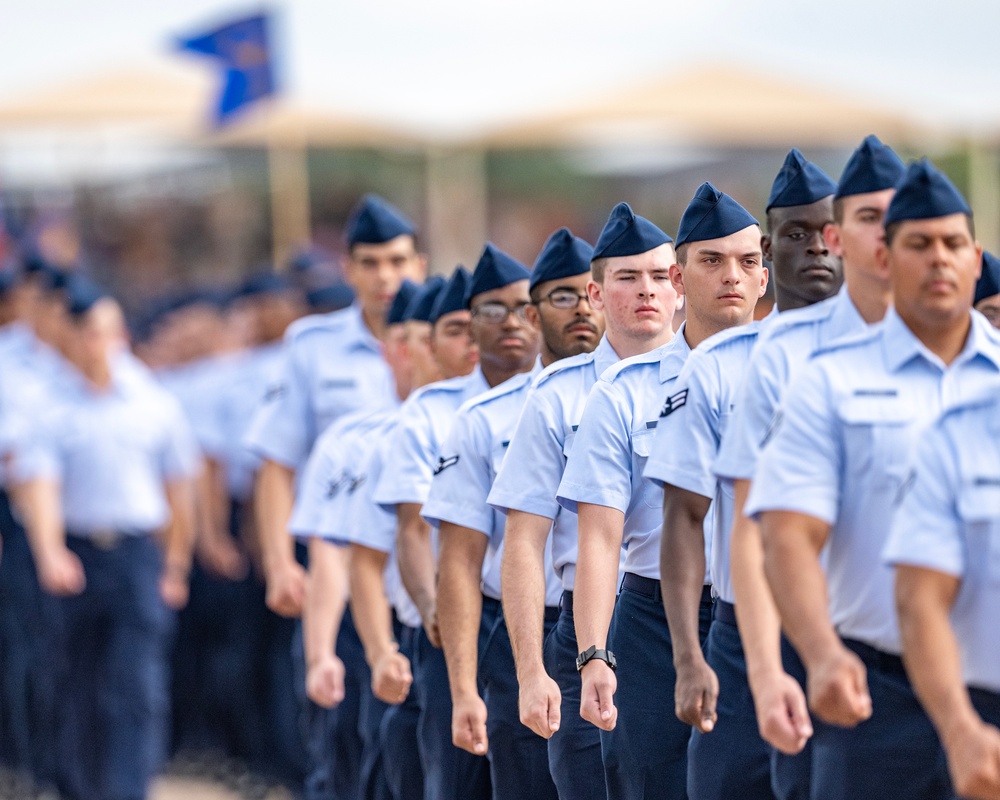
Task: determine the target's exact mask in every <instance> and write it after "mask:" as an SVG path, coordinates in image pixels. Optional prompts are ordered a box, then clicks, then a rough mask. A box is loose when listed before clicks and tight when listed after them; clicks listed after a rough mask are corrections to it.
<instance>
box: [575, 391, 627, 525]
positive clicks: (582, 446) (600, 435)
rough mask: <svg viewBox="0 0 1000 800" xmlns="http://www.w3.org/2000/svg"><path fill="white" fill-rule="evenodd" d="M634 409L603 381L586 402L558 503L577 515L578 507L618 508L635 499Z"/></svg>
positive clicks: (625, 506) (624, 506) (625, 508)
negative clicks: (632, 424)
mask: <svg viewBox="0 0 1000 800" xmlns="http://www.w3.org/2000/svg"><path fill="white" fill-rule="evenodd" d="M631 422H632V416H631V407H630V405H629V404H628V403H626V402H624V400H623V398H622V396H621V392H620V391H618V390H616V388H615V384H613V383H611V382H610V381H605V380H603V379H602V380H599V381H598V382H597V383H596V384H594V388H593V389H591V391H590V396H589V397H588V398H587V405H586V406H585V407H584V410H583V417H582V418H581V419H580V428H579V430H577V433H576V440H575V441H574V443H573V449H572V450H571V451H570V454H569V458H568V459H567V461H566V470H565V472H564V473H563V478H562V482H561V483H560V484H559V491H558V500H559V504H560V505H562V506H563V507H564V508H566V509H568V510H569V511H572V512H574V513H576V511H577V505H578V504H579V503H592V504H594V505H599V506H606V507H608V508H615V509H618V510H619V511H621V512H622V513H623V514H624V513H625V512H626V511H627V510H628V507H629V503H630V502H631V500H632V431H631Z"/></svg>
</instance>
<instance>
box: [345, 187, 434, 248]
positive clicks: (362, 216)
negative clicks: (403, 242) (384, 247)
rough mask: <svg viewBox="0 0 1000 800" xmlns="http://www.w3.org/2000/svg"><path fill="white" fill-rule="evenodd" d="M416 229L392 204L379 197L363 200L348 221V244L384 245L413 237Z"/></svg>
mask: <svg viewBox="0 0 1000 800" xmlns="http://www.w3.org/2000/svg"><path fill="white" fill-rule="evenodd" d="M416 232H417V229H416V227H415V226H414V225H413V223H412V222H410V220H409V219H407V218H406V216H405V215H404V214H403V212H402V211H400V210H399V209H398V208H396V207H395V206H394V205H392V204H391V203H388V202H386V201H385V200H383V199H382V198H381V197H379V196H378V195H374V194H366V195H365V196H364V197H363V198H361V202H360V203H358V204H357V205H356V206H355V207H354V210H353V211H352V212H351V216H350V218H349V219H348V221H347V244H348V245H349V246H353V245H356V244H382V243H383V242H388V241H389V240H390V239H395V238H396V237H397V236H413V235H415V234H416Z"/></svg>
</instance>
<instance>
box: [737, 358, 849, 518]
mask: <svg viewBox="0 0 1000 800" xmlns="http://www.w3.org/2000/svg"><path fill="white" fill-rule="evenodd" d="M782 405H783V411H782V412H781V413H780V414H779V415H778V416H777V417H776V418H775V420H774V423H773V424H772V426H771V432H770V434H769V438H768V440H767V441H766V442H765V443H764V446H763V448H762V450H761V454H760V459H759V461H758V465H757V473H756V475H755V476H754V481H753V484H752V486H751V489H750V496H749V497H748V498H747V506H746V514H747V515H748V516H756V515H758V514H759V513H760V512H762V511H794V512H797V513H800V514H807V515H809V516H812V517H816V518H818V519H820V520H823V521H824V522H826V523H827V524H830V525H832V524H834V523H835V522H836V520H837V516H838V509H839V505H840V493H841V486H842V482H843V458H844V455H843V446H842V442H841V436H840V433H841V430H840V425H839V421H838V418H837V415H836V410H835V408H834V400H833V391H832V387H831V386H830V383H829V379H828V378H827V374H826V373H825V372H824V371H823V369H822V364H821V363H819V362H813V363H811V364H810V365H808V366H807V367H806V368H805V369H804V370H803V371H802V373H801V374H800V375H799V377H798V378H797V379H796V380H794V381H793V382H792V384H791V386H789V389H788V394H787V395H786V399H785V402H784V403H783V404H782Z"/></svg>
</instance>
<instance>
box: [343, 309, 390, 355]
mask: <svg viewBox="0 0 1000 800" xmlns="http://www.w3.org/2000/svg"><path fill="white" fill-rule="evenodd" d="M346 314H347V331H346V333H347V336H346V337H345V338H346V340H347V341H348V347H350V348H351V349H352V350H354V349H362V348H363V349H367V350H374V351H375V352H376V353H381V352H382V342H380V341H379V340H378V339H377V338H376V336H375V335H374V334H373V333H372V332H371V331H370V330H369V329H368V326H367V325H365V318H364V316H363V315H362V313H361V304H360V303H359V302H357V301H355V302H353V303H351V305H350V306H349V307H348V308H347V309H346Z"/></svg>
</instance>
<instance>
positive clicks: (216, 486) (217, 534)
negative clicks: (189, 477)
mask: <svg viewBox="0 0 1000 800" xmlns="http://www.w3.org/2000/svg"><path fill="white" fill-rule="evenodd" d="M223 470H224V468H223V466H222V465H221V464H220V463H219V462H218V461H215V460H214V459H211V458H206V459H205V461H204V468H203V469H202V471H201V475H200V476H199V477H198V482H197V488H196V508H197V526H196V533H195V536H196V539H197V541H199V542H200V541H203V540H209V539H220V538H223V537H226V536H228V531H227V529H228V527H229V526H228V518H227V517H228V506H229V498H228V494H227V492H226V484H225V480H224V479H223Z"/></svg>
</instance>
